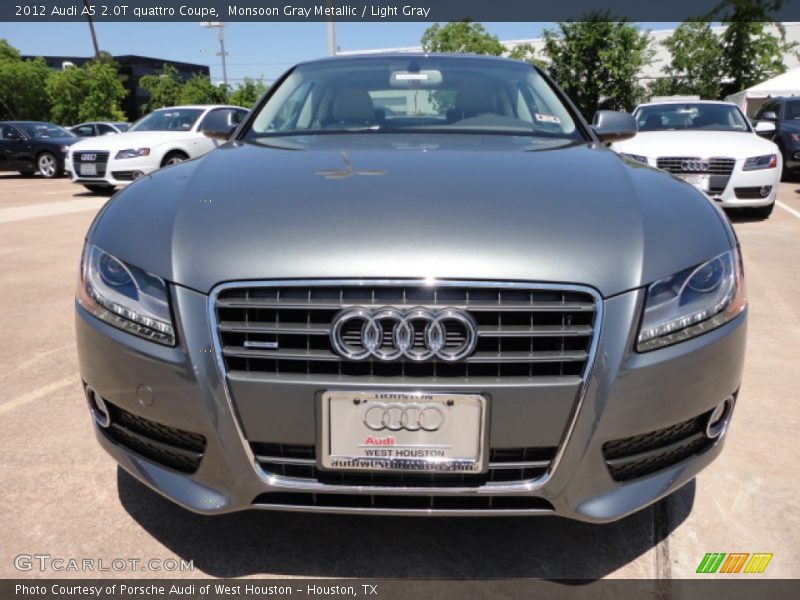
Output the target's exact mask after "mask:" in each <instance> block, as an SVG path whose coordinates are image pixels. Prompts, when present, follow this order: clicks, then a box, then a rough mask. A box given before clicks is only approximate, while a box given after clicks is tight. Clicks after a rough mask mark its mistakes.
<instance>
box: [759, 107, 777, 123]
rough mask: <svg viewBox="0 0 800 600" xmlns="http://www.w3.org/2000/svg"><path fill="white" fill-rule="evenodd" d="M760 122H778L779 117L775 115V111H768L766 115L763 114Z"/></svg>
mask: <svg viewBox="0 0 800 600" xmlns="http://www.w3.org/2000/svg"><path fill="white" fill-rule="evenodd" d="M758 120H759V121H777V120H778V115H776V114H775V111H772V110H768V111H767V112H765V113H764V114H762V115H761V116H760V117H759V118H758Z"/></svg>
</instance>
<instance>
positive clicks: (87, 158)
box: [81, 154, 97, 162]
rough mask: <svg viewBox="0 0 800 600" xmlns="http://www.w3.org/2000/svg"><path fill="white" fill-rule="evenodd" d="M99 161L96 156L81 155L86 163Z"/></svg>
mask: <svg viewBox="0 0 800 600" xmlns="http://www.w3.org/2000/svg"><path fill="white" fill-rule="evenodd" d="M96 159H97V155H96V154H81V160H82V161H86V162H91V161H93V160H96Z"/></svg>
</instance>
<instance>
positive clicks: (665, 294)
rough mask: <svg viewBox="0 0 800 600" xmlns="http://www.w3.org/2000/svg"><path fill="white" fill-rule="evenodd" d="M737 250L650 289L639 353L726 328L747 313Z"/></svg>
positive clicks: (668, 278) (638, 345) (654, 285)
mask: <svg viewBox="0 0 800 600" xmlns="http://www.w3.org/2000/svg"><path fill="white" fill-rule="evenodd" d="M746 303H747V301H746V298H745V293H744V280H743V277H742V264H741V259H740V258H739V253H738V251H737V250H731V251H729V252H725V253H724V254H720V255H719V256H717V257H716V258H712V259H711V260H709V261H708V262H705V263H703V264H702V265H700V266H698V267H692V268H691V269H686V270H684V271H681V272H680V273H676V274H675V275H672V276H671V277H667V278H665V279H661V280H660V281H656V282H655V283H654V284H652V285H651V286H650V287H649V288H648V289H647V300H646V301H645V308H644V316H643V318H642V326H641V329H640V330H639V338H638V344H637V347H636V349H637V350H638V351H639V352H647V351H648V350H655V349H656V348H661V347H663V346H669V345H670V344H675V343H677V342H682V341H684V340H688V339H690V338H693V337H695V336H698V335H701V334H703V333H706V332H707V331H710V330H712V329H716V328H717V327H719V326H721V325H724V324H725V323H727V322H728V321H730V320H731V319H733V318H735V317H736V316H737V315H739V313H741V312H742V311H743V310H744V307H745V305H746Z"/></svg>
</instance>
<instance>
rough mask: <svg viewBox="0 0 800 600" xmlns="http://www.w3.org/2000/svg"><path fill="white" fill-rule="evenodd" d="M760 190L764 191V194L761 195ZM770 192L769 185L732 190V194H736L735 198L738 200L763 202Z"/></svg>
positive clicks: (770, 187)
mask: <svg viewBox="0 0 800 600" xmlns="http://www.w3.org/2000/svg"><path fill="white" fill-rule="evenodd" d="M762 189H764V190H765V192H766V193H765V194H762V193H761V190H762ZM771 191H772V186H771V185H765V186H755V187H737V188H733V193H734V194H736V197H737V198H740V199H741V200H763V199H764V198H766V197H767V196H769V193H770V192H771Z"/></svg>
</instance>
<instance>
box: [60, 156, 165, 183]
mask: <svg viewBox="0 0 800 600" xmlns="http://www.w3.org/2000/svg"><path fill="white" fill-rule="evenodd" d="M113 155H114V152H111V155H110V156H109V158H108V162H107V163H106V165H105V168H104V170H103V174H102V175H99V174H98V175H97V176H86V175H81V174H80V173H78V172H77V170H78V169H77V168H76V165H75V164H73V161H72V153H71V152H70V153H69V154H68V155H67V157H66V158H65V166H64V170H65V171H67V172H68V173H69V174H70V177H71V178H72V182H73V183H78V184H81V185H108V186H113V187H119V186H125V185H128V184H130V183H132V182H133V181H135V180H136V179H138V178H139V177H142V176H144V175H148V174H149V173H152V172H153V171H156V170H158V169H159V168H160V165H159V164H158V161H157V160H156V159H155V157H154V156H152V155H151V156H141V157H138V158H126V159H122V160H117V159H115V158H114V156H113Z"/></svg>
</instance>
